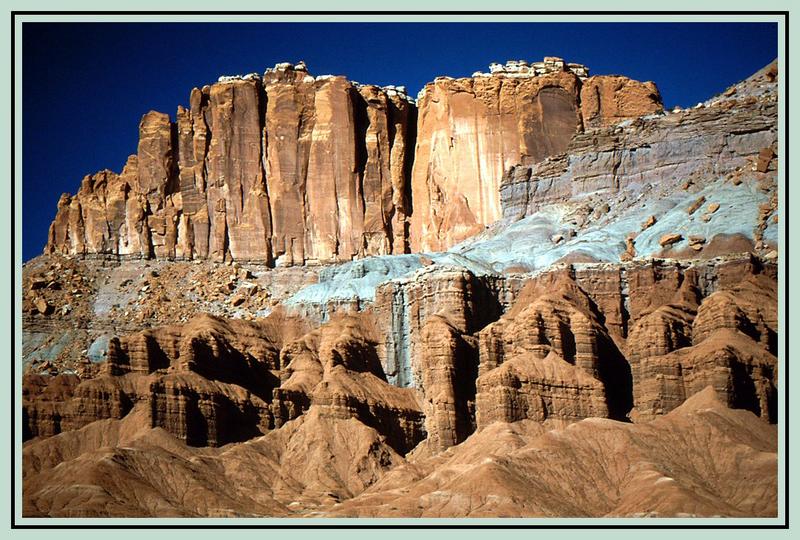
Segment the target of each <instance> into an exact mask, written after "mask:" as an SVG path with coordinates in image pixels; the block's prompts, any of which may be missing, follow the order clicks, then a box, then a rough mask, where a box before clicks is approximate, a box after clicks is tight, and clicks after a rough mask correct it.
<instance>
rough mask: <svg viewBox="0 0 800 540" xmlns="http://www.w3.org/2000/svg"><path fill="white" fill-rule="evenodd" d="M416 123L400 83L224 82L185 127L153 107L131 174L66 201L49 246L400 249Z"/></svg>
mask: <svg viewBox="0 0 800 540" xmlns="http://www.w3.org/2000/svg"><path fill="white" fill-rule="evenodd" d="M415 119H416V109H415V107H414V104H413V101H412V100H410V99H409V98H408V97H407V96H406V95H405V92H404V90H402V89H399V90H398V89H396V88H394V87H386V88H379V87H376V86H365V85H359V84H356V83H352V82H349V81H347V80H346V79H345V78H344V77H333V76H322V77H316V78H314V77H312V76H310V75H309V74H308V72H307V71H306V68H305V65H304V64H299V65H297V66H294V65H291V64H278V65H277V66H275V68H274V69H270V70H267V72H266V73H265V74H264V76H263V77H261V76H258V75H255V74H253V75H247V76H245V77H221V78H220V81H219V82H218V83H216V84H213V85H211V86H205V87H203V88H202V89H198V88H195V89H194V90H192V93H191V96H190V107H189V108H188V109H186V108H183V107H179V108H178V112H177V115H176V122H171V121H170V119H169V117H168V116H167V115H166V114H162V113H157V112H149V113H147V114H146V115H145V116H144V117H143V118H142V121H141V124H140V125H139V147H138V151H137V154H136V155H133V156H131V157H130V158H129V159H128V162H127V164H126V165H125V168H124V169H123V171H122V173H120V174H116V173H113V172H111V171H101V172H99V173H97V174H94V175H90V176H87V177H86V178H84V180H83V182H82V184H81V188H80V190H79V191H78V193H77V194H76V195H75V196H70V195H68V194H65V195H63V196H62V197H61V199H60V200H59V203H58V213H57V215H56V218H55V220H54V222H53V224H52V226H51V227H50V235H49V240H48V244H47V248H46V252H47V253H61V254H67V255H89V254H108V255H119V256H127V257H134V258H139V257H141V258H151V257H156V258H167V259H194V258H200V259H212V260H217V261H223V260H239V261H254V262H260V263H265V264H277V265H297V264H304V263H328V262H337V261H346V260H351V259H353V258H355V257H363V256H367V255H384V254H391V253H403V252H405V251H406V250H407V246H406V242H407V234H406V228H407V225H406V221H407V214H408V213H409V207H408V193H407V184H408V181H407V177H408V174H409V170H410V164H411V158H412V156H411V154H412V151H411V149H412V148H413V140H414V139H413V133H414V123H415Z"/></svg>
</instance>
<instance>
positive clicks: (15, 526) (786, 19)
mask: <svg viewBox="0 0 800 540" xmlns="http://www.w3.org/2000/svg"><path fill="white" fill-rule="evenodd" d="M29 15H33V16H47V15H58V16H84V15H103V16H108V15H110V16H128V15H167V16H174V15H200V16H208V15H345V16H351V15H361V16H372V15H422V16H431V15H433V16H436V15H442V16H445V15H501V16H502V15H608V16H620V15H625V16H638V15H645V16H657V15H679V16H681V15H691V16H698V15H699V16H703V15H713V16H725V15H764V16H774V15H779V16H782V17H783V23H784V39H783V47H784V56H783V58H784V61H783V64H784V65H783V66H782V68H783V69H782V70H781V71H780V73H781V77H782V78H783V80H784V88H785V92H784V93H785V95H784V107H785V111H784V144H783V150H784V152H783V153H784V156H782V159H783V163H784V175H783V176H784V178H783V180H784V193H785V198H786V200H785V201H784V206H785V205H786V204H787V203H788V198H789V125H790V122H789V81H790V76H789V35H790V34H789V11H788V10H786V11H325V10H323V11H194V12H189V11H11V17H10V21H11V77H10V82H11V159H10V162H11V241H12V244H13V245H14V247H13V248H12V250H13V255H14V256H13V257H12V260H11V286H12V291H13V294H12V302H11V315H12V317H11V319H12V336H11V337H12V339H11V362H10V364H11V393H10V396H11V402H12V407H11V408H12V414H11V514H10V517H11V529H788V528H789V510H790V506H789V487H790V485H789V391H788V381H789V363H788V361H786V359H785V358H784V362H783V364H785V366H781V367H782V368H783V369H785V375H784V377H785V379H784V380H785V381H787V382H786V383H785V384H784V390H785V391H784V396H783V397H784V409H785V411H784V415H785V420H784V426H785V430H784V431H785V433H784V447H785V450H784V465H785V467H784V475H785V481H784V484H785V485H784V523H783V524H764V525H754V524H742V525H713V524H709V525H704V524H702V523H701V524H697V525H682V524H681V525H662V524H655V523H654V524H652V525H650V524H641V523H637V524H631V525H624V524H609V525H604V524H598V525H580V524H576V525H567V524H563V525H556V524H553V525H547V524H544V525H534V524H531V525H523V524H520V525H517V524H515V525H502V524H498V525H493V524H492V525H490V524H475V525H466V524H465V525H461V524H456V525H434V524H430V525H428V524H426V525H415V524H400V525H395V524H391V525H390V524H386V525H381V524H365V525H355V524H353V525H346V524H330V525H328V524H320V525H313V524H309V525H281V524H276V525H249V524H246V525H217V524H213V525H178V524H176V525H169V524H164V525H135V524H131V525H102V524H99V525H94V524H93V525H71V524H69V525H39V524H21V525H20V524H17V521H16V515H15V510H16V467H15V459H14V456H15V451H16V419H17V418H16V417H17V410H16V407H15V405H16V403H15V400H16V369H15V366H16V353H17V351H16V325H17V320H16V315H17V313H16V300H17V292H18V291H17V289H16V270H17V265H16V262H17V261H16V258H17V246H16V174H15V173H16V163H15V157H16V156H15V149H16V140H15V139H16V110H15V106H16V95H15V91H16V86H15V85H16V40H15V30H16V22H17V17H18V16H29ZM24 22H25V23H32V22H34V21H24ZM198 22H200V21H198ZM204 22H209V21H204ZM226 22H227V21H226ZM281 22H284V21H281ZM285 22H287V23H291V21H285ZM309 22H310V21H309ZM369 22H370V23H372V24H380V23H381V22H390V21H369ZM442 22H446V21H442ZM463 22H465V23H470V22H471V21H463ZM636 22H639V21H636ZM647 22H650V21H647ZM104 23H105V24H108V22H107V21H104ZM164 23H165V21H157V22H156V24H164ZM175 23H178V21H176V22H175ZM232 23H233V24H235V22H232ZM111 24H113V23H111ZM134 24H135V23H134ZM141 24H153V23H148V22H142V23H141ZM210 24H214V23H213V22H210ZM576 24H580V23H576ZM587 24H591V23H587ZM631 24H634V23H633V22H632V23H631ZM785 214H786V215H785V216H781V219H782V221H784V222H785V224H786V227H785V229H784V230H785V239H786V242H785V245H784V246H783V250H782V251H784V252H785V255H783V257H785V259H784V260H785V264H784V276H788V274H789V227H788V225H789V216H788V212H785ZM784 281H785V284H784V288H785V291H786V297H787V298H788V296H789V283H788V278H787V279H784ZM788 323H789V309H788V305H786V307H785V313H784V334H785V335H784V346H785V347H784V356H787V355H788V351H789V332H788V331H787V328H788ZM406 519H414V518H406Z"/></svg>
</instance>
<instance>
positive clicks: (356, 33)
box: [22, 23, 778, 260]
mask: <svg viewBox="0 0 800 540" xmlns="http://www.w3.org/2000/svg"><path fill="white" fill-rule="evenodd" d="M22 38H23V96H22V99H23V116H24V119H23V141H22V142H23V164H22V165H23V233H22V234H23V236H22V241H23V260H28V259H30V258H32V257H35V256H36V255H38V254H39V253H41V251H42V249H43V248H44V245H45V243H46V241H47V229H48V227H49V224H50V222H51V220H52V218H53V216H54V215H55V210H56V203H57V202H58V198H59V196H60V195H61V193H63V192H70V193H75V191H77V189H78V187H79V185H80V181H81V179H82V178H83V176H84V175H86V174H89V173H93V172H95V171H98V170H100V169H104V168H109V169H112V170H114V171H117V172H119V171H120V170H121V168H122V165H123V164H124V163H125V160H126V158H127V156H128V155H130V154H132V153H135V152H136V144H137V135H138V125H139V120H140V118H141V116H142V115H143V114H144V113H145V112H147V111H148V110H151V109H154V110H158V111H162V112H166V113H169V114H170V116H171V117H172V118H173V119H174V115H175V110H176V108H177V106H178V105H181V104H182V105H188V97H189V92H190V90H191V89H192V87H194V86H202V85H203V84H208V83H211V82H214V81H216V79H217V77H218V76H219V75H224V74H237V73H250V72H254V71H255V72H263V71H264V68H266V67H271V66H272V65H274V64H275V63H277V62H281V61H289V62H296V61H298V60H305V61H306V63H307V64H308V66H309V71H310V72H311V73H312V74H314V75H322V74H326V73H332V74H341V75H347V76H348V77H349V78H350V79H351V80H356V81H359V82H363V83H371V84H380V85H386V84H404V85H406V86H407V87H408V90H409V93H411V94H416V92H417V91H418V90H419V89H420V88H422V86H423V85H424V84H425V83H426V82H428V81H431V80H433V78H434V77H436V76H438V75H449V76H453V77H458V76H468V75H470V74H471V73H472V72H473V71H478V70H486V68H487V67H488V65H489V63H490V62H493V61H499V62H504V61H505V60H508V59H528V60H539V59H541V58H542V57H544V56H560V57H563V58H564V59H566V60H567V61H570V62H579V63H582V64H586V65H587V66H589V68H590V69H591V73H592V74H595V75H597V74H623V75H627V76H629V77H632V78H634V79H639V80H643V81H644V80H652V81H655V82H656V84H657V85H658V87H659V89H660V90H661V95H662V97H663V99H664V103H665V105H667V106H668V107H671V106H674V105H681V106H691V105H694V104H695V103H697V102H698V101H702V100H705V99H707V98H708V97H710V96H712V95H713V94H716V93H718V92H720V91H722V90H724V89H725V88H726V87H727V86H729V85H730V84H732V83H734V82H737V81H739V80H741V79H743V78H745V77H747V76H749V75H750V74H752V73H753V72H755V71H756V70H758V69H760V68H761V67H763V66H764V65H766V64H768V63H769V62H771V61H772V60H773V59H774V58H776V57H777V45H778V44H777V25H775V24H771V23H764V24H754V23H744V24H738V23H711V24H709V23H682V24H667V23H646V24H642V23H627V24H620V23H572V24H561V23H558V24H556V23H502V24H484V23H462V24H456V23H447V24H441V23H414V24H409V23H371V24H367V23H361V24H359V23H346V24H344V23H338V24H337V23H280V24H278V23H264V24H241V23H240V24H234V23H231V24H228V23H226V24H222V23H205V24H194V23H192V24H188V23H173V24H155V23H153V24H127V23H126V24H116V23H115V24H108V23H104V24H88V23H82V24H67V23H60V24H44V23H26V24H24V25H23V34H22Z"/></svg>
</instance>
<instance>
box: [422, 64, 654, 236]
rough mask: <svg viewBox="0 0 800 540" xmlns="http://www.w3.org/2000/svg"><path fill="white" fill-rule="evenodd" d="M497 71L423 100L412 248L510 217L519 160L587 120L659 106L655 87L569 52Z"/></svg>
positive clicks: (436, 88) (538, 156)
mask: <svg viewBox="0 0 800 540" xmlns="http://www.w3.org/2000/svg"><path fill="white" fill-rule="evenodd" d="M491 70H492V72H491V73H490V74H485V73H475V74H474V75H473V77H471V78H461V79H451V78H448V77H440V78H438V79H436V81H434V82H433V83H430V84H428V85H426V86H425V88H424V89H423V91H422V92H421V96H420V98H419V101H418V106H419V134H418V137H417V148H416V152H415V161H414V169H413V172H412V177H411V182H412V193H413V201H414V214H413V217H412V220H411V234H410V242H411V248H412V251H441V250H443V249H447V248H449V247H450V246H452V245H454V244H456V243H458V242H460V241H461V240H464V239H466V238H468V237H470V236H472V235H474V234H476V233H478V232H480V231H482V230H483V229H484V227H485V226H486V225H488V224H490V223H492V222H494V221H496V220H497V219H500V217H502V209H501V204H500V196H499V193H500V184H501V180H502V178H503V174H504V173H505V172H506V171H507V170H509V168H511V167H512V166H514V165H515V164H520V163H522V164H533V163H537V162H539V161H541V160H542V159H544V158H546V157H548V156H554V155H557V154H561V153H563V152H565V151H566V150H567V147H568V145H569V143H570V141H571V140H572V137H573V136H574V135H575V134H576V133H577V132H579V131H582V130H583V128H584V125H586V126H593V127H594V126H600V125H609V124H613V123H615V122H619V121H621V120H624V119H627V118H634V117H638V116H641V115H643V114H648V113H652V112H658V111H660V110H661V109H662V106H661V98H660V96H659V94H658V90H657V89H656V87H655V85H654V84H653V83H640V82H638V81H632V80H630V79H628V78H626V77H618V76H595V77H591V78H588V79H587V78H586V76H587V75H588V69H587V68H586V67H585V66H581V65H579V64H566V63H564V61H563V60H561V59H559V58H545V61H544V62H540V63H535V64H532V65H528V64H526V63H524V62H523V63H519V62H509V63H507V64H506V65H505V66H501V65H499V64H493V65H492V66H491Z"/></svg>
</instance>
